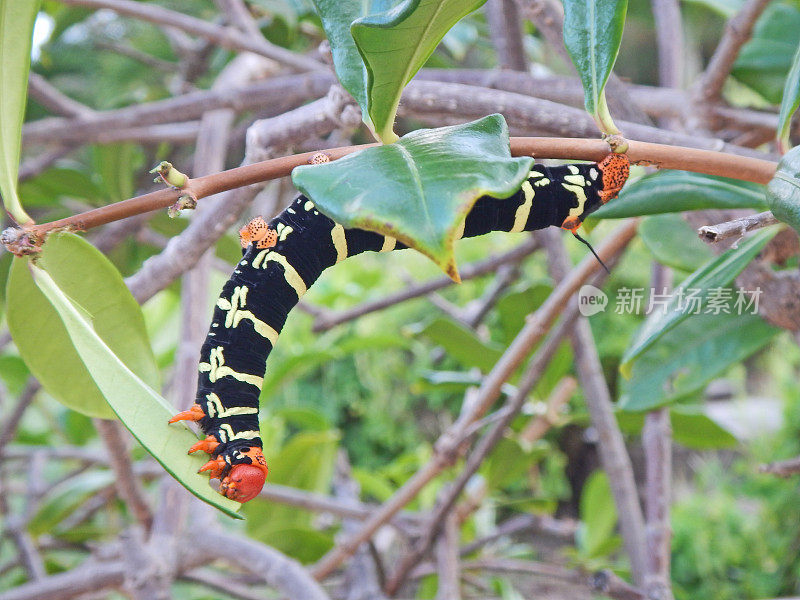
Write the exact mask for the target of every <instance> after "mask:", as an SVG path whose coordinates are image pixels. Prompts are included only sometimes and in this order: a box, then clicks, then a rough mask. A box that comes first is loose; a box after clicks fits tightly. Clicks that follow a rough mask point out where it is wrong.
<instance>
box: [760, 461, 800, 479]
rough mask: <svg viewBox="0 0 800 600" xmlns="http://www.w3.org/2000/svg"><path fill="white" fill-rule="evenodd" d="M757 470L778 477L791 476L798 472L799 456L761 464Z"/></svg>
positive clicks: (799, 471) (799, 465) (799, 466)
mask: <svg viewBox="0 0 800 600" xmlns="http://www.w3.org/2000/svg"><path fill="white" fill-rule="evenodd" d="M758 470H759V472H760V473H771V474H773V475H777V476H778V477H791V476H792V475H797V474H798V473H800V456H797V457H795V458H790V459H788V460H781V461H778V462H773V463H768V464H765V465H761V466H760V467H759V468H758Z"/></svg>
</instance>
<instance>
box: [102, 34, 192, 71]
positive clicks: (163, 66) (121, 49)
mask: <svg viewBox="0 0 800 600" xmlns="http://www.w3.org/2000/svg"><path fill="white" fill-rule="evenodd" d="M94 47H95V48H96V49H97V50H100V51H107V52H114V53H115V54H119V55H120V56H125V57H126V58H130V59H131V60H135V61H136V62H140V63H142V64H143V65H146V66H148V67H153V68H154V69H158V70H159V71H164V72H165V73H170V74H171V73H174V72H175V71H176V70H177V68H178V65H177V64H176V63H173V62H170V61H168V60H163V59H160V58H156V57H155V56H153V55H152V54H148V53H147V52H142V51H141V50H139V49H138V48H134V47H133V46H128V45H125V44H120V43H115V42H111V41H98V42H94Z"/></svg>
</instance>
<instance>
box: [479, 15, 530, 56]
mask: <svg viewBox="0 0 800 600" xmlns="http://www.w3.org/2000/svg"><path fill="white" fill-rule="evenodd" d="M484 11H485V12H486V20H487V22H488V24H489V35H490V36H491V38H492V44H493V45H494V48H495V51H496V52H497V62H498V65H499V66H500V68H502V69H511V70H514V71H523V72H525V71H527V70H528V59H527V57H526V56H525V42H524V39H523V36H522V19H521V18H520V14H519V7H518V6H517V5H516V3H515V2H514V0H489V2H487V3H486V4H485V6H484Z"/></svg>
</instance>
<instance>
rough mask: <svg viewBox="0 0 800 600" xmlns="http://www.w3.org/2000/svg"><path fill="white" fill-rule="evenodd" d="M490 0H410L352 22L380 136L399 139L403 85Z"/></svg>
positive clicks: (369, 107) (369, 105) (371, 115)
mask: <svg viewBox="0 0 800 600" xmlns="http://www.w3.org/2000/svg"><path fill="white" fill-rule="evenodd" d="M485 2H486V0H426V1H424V2H423V1H422V0H405V1H404V2H402V3H400V4H398V5H397V6H395V7H393V8H392V9H391V10H387V11H385V12H382V13H378V14H370V15H367V16H364V17H362V18H360V19H357V20H356V21H355V22H354V23H353V24H352V25H351V27H350V32H351V34H352V36H353V39H354V40H355V42H356V46H357V47H358V51H359V53H360V54H361V57H362V59H363V60H364V64H365V65H366V69H367V87H366V93H367V113H368V114H369V118H370V120H371V122H372V124H373V128H374V131H375V133H376V134H377V136H378V138H379V139H380V140H381V141H383V142H384V143H392V142H394V141H395V140H397V135H395V133H394V118H395V115H396V114H397V105H398V104H399V103H400V94H401V93H402V91H403V88H404V87H405V86H406V84H408V82H409V81H411V78H412V77H414V75H415V74H416V73H417V71H419V70H420V68H421V67H422V65H424V64H425V61H426V60H428V57H429V56H430V55H431V54H433V51H434V50H435V49H436V46H438V45H439V42H440V41H441V40H442V38H443V37H444V35H445V34H446V33H447V31H448V30H449V29H450V28H451V27H452V26H453V25H455V24H456V22H458V21H459V20H460V19H461V18H462V17H464V16H466V15H468V14H469V13H471V12H472V11H474V10H476V9H477V8H479V7H481V6H482V5H483V4H484V3H485ZM340 4H348V3H346V2H342V3H340ZM362 110H363V109H362Z"/></svg>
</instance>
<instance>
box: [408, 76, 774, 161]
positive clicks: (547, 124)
mask: <svg viewBox="0 0 800 600" xmlns="http://www.w3.org/2000/svg"><path fill="white" fill-rule="evenodd" d="M399 108H400V110H399V113H398V114H400V115H403V116H412V117H415V118H417V119H419V120H422V121H423V122H425V123H427V124H431V125H436V126H439V125H441V121H442V120H443V119H449V120H450V122H466V121H469V120H473V119H476V118H479V117H484V116H486V115H489V114H493V113H498V112H499V113H501V114H503V115H504V116H505V117H506V120H507V121H508V124H509V128H510V130H511V131H512V133H517V134H520V133H522V134H525V135H528V134H530V133H531V132H547V133H548V134H550V135H560V136H567V137H593V136H596V135H597V126H596V124H595V123H594V121H593V119H592V118H591V117H590V116H589V115H588V114H587V113H586V111H585V110H582V109H579V108H572V107H569V106H564V105H561V104H556V103H554V102H549V101H547V100H542V99H540V98H530V97H528V96H524V95H522V94H515V93H511V92H501V91H497V90H486V89H482V88H476V87H473V86H467V85H460V84H455V83H451V84H444V83H438V82H437V83H433V82H430V81H413V82H411V83H410V84H409V85H408V87H407V88H406V90H405V92H404V93H403V97H402V99H401V103H400V107H399ZM617 125H619V127H620V128H621V129H622V131H623V132H624V133H625V136H626V137H627V138H629V139H636V140H646V141H648V142H651V143H657V144H668V145H673V146H684V147H686V148H699V149H703V150H711V151H722V152H728V153H732V154H739V155H741V156H748V157H751V158H754V159H760V158H763V157H764V156H765V154H764V153H763V152H759V151H757V150H752V149H750V148H742V147H740V146H734V145H731V144H727V143H725V142H724V141H722V140H719V139H714V138H708V137H701V136H699V135H689V134H684V133H677V132H673V131H666V130H663V129H659V128H657V127H652V126H650V125H641V124H639V123H634V122H631V121H624V120H617ZM538 134H539V133H537V135H538Z"/></svg>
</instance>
